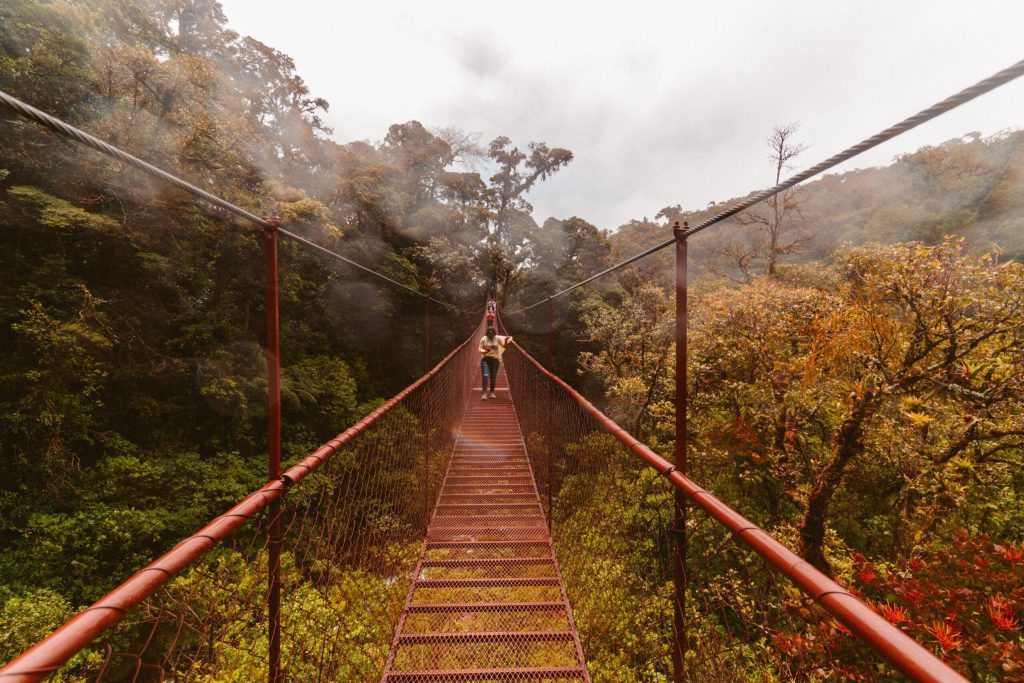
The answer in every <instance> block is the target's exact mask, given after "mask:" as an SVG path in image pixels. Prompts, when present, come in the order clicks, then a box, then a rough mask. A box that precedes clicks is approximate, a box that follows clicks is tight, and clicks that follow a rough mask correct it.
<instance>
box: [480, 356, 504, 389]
mask: <svg viewBox="0 0 1024 683" xmlns="http://www.w3.org/2000/svg"><path fill="white" fill-rule="evenodd" d="M499 365H501V361H500V360H498V359H497V358H481V359H480V375H481V380H482V381H481V384H483V388H484V391H487V378H488V376H489V377H490V378H491V391H494V383H495V382H497V381H498V366H499Z"/></svg>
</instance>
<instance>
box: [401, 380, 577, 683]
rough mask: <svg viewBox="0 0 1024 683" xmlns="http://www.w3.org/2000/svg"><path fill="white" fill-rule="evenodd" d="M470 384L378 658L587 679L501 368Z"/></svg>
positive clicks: (498, 674) (417, 667)
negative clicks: (486, 389) (490, 381)
mask: <svg viewBox="0 0 1024 683" xmlns="http://www.w3.org/2000/svg"><path fill="white" fill-rule="evenodd" d="M496 393H497V396H498V397H497V398H496V399H490V400H487V401H482V400H480V397H479V395H478V394H477V393H476V392H472V393H471V394H470V403H469V406H468V408H467V410H466V414H465V417H464V419H463V422H462V426H461V428H460V429H459V433H458V434H457V435H456V441H455V448H454V451H453V453H452V457H451V461H450V463H449V465H448V470H447V472H446V473H445V478H444V482H443V484H442V486H441V491H440V494H439V495H438V498H437V504H436V506H435V508H434V513H433V516H432V518H431V521H430V526H429V527H428V529H427V537H426V541H425V542H424V544H423V550H422V551H421V553H420V558H419V562H418V563H417V566H416V573H415V575H414V580H413V583H412V587H411V588H410V590H409V596H408V598H407V599H406V603H405V608H404V609H403V611H402V615H401V617H400V619H399V622H398V628H397V629H396V631H395V639H394V641H393V643H392V646H391V653H390V654H389V655H388V660H387V663H386V665H385V667H384V676H383V679H382V680H383V681H384V683H389V682H397V681H407V682H412V681H430V682H434V683H442V682H448V681H453V682H454V681H460V682H461V681H466V682H468V681H473V682H474V683H491V682H492V681H493V682H497V681H587V682H589V681H590V676H589V675H588V674H587V669H586V665H585V662H584V659H583V650H582V648H581V647H580V641H579V636H578V635H577V633H576V626H575V623H574V622H573V617H572V611H571V609H570V606H569V601H568V599H567V598H566V595H565V587H564V586H563V584H562V576H561V574H560V572H559V569H558V561H557V560H556V559H555V555H554V552H553V550H552V547H551V536H550V534H549V533H548V526H547V520H546V519H545V517H544V511H543V509H542V508H541V503H540V498H539V496H538V494H537V486H536V483H535V482H534V478H533V471H532V469H531V468H530V461H529V458H528V457H527V453H526V445H525V444H524V442H523V436H522V432H521V431H520V429H519V422H518V420H517V417H516V410H515V406H514V405H513V404H512V399H511V396H510V394H509V390H508V381H507V379H506V377H505V372H504V368H502V370H501V372H500V374H499V376H498V384H497V392H496Z"/></svg>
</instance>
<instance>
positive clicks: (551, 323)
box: [548, 296, 555, 372]
mask: <svg viewBox="0 0 1024 683" xmlns="http://www.w3.org/2000/svg"><path fill="white" fill-rule="evenodd" d="M554 321H555V317H554V303H553V300H552V298H551V297H550V296H549V297H548V370H550V371H551V372H554V371H555V352H554V346H553V345H552V343H551V335H552V330H553V329H554V324H555V323H554Z"/></svg>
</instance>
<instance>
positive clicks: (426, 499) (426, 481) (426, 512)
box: [423, 296, 430, 534]
mask: <svg viewBox="0 0 1024 683" xmlns="http://www.w3.org/2000/svg"><path fill="white" fill-rule="evenodd" d="M429 372H430V298H429V297H426V296H425V297H423V374H424V375H426V374H427V373H429ZM425 429H426V432H425V433H424V434H423V533H424V534H426V529H427V526H428V525H429V524H430V434H429V431H430V428H429V427H425Z"/></svg>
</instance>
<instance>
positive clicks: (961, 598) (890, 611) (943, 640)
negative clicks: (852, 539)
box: [774, 532, 1024, 681]
mask: <svg viewBox="0 0 1024 683" xmlns="http://www.w3.org/2000/svg"><path fill="white" fill-rule="evenodd" d="M852 560H853V561H852V569H853V571H852V575H851V576H850V577H849V580H848V581H847V583H848V588H849V589H850V591H851V592H853V593H854V594H855V595H857V596H858V597H861V598H863V599H864V600H865V601H866V602H867V603H868V604H869V605H871V606H872V607H873V608H874V609H875V610H876V611H877V612H878V613H879V614H881V615H882V616H883V617H885V618H886V619H887V620H888V621H889V622H890V623H892V624H895V625H896V626H897V627H898V628H900V629H902V630H903V631H904V632H906V633H907V634H908V635H910V636H911V637H913V638H914V639H915V640H917V641H918V642H919V643H921V644H922V645H923V646H924V647H926V648H928V649H929V650H931V651H932V652H934V653H935V654H936V655H938V656H939V657H941V658H942V659H943V660H944V661H946V662H947V663H948V664H949V665H950V666H952V667H953V668H954V669H956V670H957V671H959V672H960V673H962V674H963V675H964V676H966V677H967V678H969V679H970V680H979V681H984V680H999V681H1002V680H1007V681H1024V632H1022V629H1021V626H1022V624H1024V548H1022V547H1021V546H1020V545H1014V544H1008V543H999V542H996V541H993V540H992V539H991V538H990V537H989V536H987V535H983V534H982V535H976V536H971V535H969V534H967V533H966V532H960V533H958V534H957V535H956V536H955V537H954V538H953V539H952V542H951V543H950V544H949V545H948V546H946V547H942V548H934V549H931V550H929V551H927V552H923V553H920V554H918V555H915V556H914V557H912V558H910V559H909V560H907V561H905V562H903V563H902V564H899V565H894V566H889V567H887V568H884V569H883V568H882V567H879V566H876V565H875V564H873V563H872V562H870V561H869V560H868V559H867V558H865V557H864V556H863V555H859V554H854V555H853V557H852ZM804 617H805V619H806V612H805V613H804ZM774 644H775V646H776V651H777V652H778V653H779V655H780V656H782V657H784V658H787V659H789V660H790V661H791V662H792V663H793V666H792V668H793V669H796V670H803V671H806V672H807V673H808V674H810V672H812V671H819V672H820V671H828V672H829V675H830V678H834V679H837V680H838V679H841V680H876V679H877V678H878V677H879V676H880V675H882V676H883V677H884V676H885V675H886V674H888V673H892V670H891V669H889V668H888V667H887V665H885V664H882V663H880V662H879V659H878V657H877V655H875V656H872V654H871V653H869V652H866V646H865V645H863V644H862V643H860V642H859V641H858V640H857V638H856V637H854V636H852V635H849V632H848V631H847V630H846V629H845V628H843V627H842V625H840V624H838V623H837V622H835V621H834V620H832V619H830V618H828V617H826V616H822V617H820V618H819V619H817V620H814V621H812V622H811V623H807V622H806V621H805V625H804V626H803V627H802V628H800V629H799V630H798V631H797V632H795V633H779V634H777V635H776V637H775V639H774ZM794 660H796V661H794ZM797 662H799V664H798V663H797ZM809 677H810V676H809Z"/></svg>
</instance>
